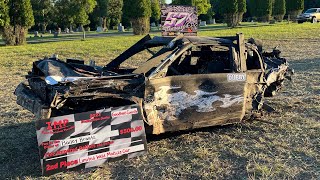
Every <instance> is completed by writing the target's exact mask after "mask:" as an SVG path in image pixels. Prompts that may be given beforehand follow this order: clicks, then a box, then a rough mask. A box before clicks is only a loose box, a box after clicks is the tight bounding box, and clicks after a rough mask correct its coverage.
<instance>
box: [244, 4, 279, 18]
mask: <svg viewBox="0 0 320 180" xmlns="http://www.w3.org/2000/svg"><path fill="white" fill-rule="evenodd" d="M248 2H249V11H250V13H251V15H252V16H254V17H256V18H257V19H258V21H262V22H268V21H269V20H270V18H271V15H272V7H273V6H272V5H273V0H249V1H248Z"/></svg>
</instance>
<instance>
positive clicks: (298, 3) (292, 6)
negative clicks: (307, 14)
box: [286, 0, 304, 19]
mask: <svg viewBox="0 0 320 180" xmlns="http://www.w3.org/2000/svg"><path fill="white" fill-rule="evenodd" d="M286 7H287V12H288V15H290V17H291V19H294V18H295V17H296V16H297V15H298V14H300V13H301V12H302V11H303V9H304V0H286Z"/></svg>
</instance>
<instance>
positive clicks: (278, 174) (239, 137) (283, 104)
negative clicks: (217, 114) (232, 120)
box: [0, 23, 320, 179]
mask: <svg viewBox="0 0 320 180" xmlns="http://www.w3.org/2000/svg"><path fill="white" fill-rule="evenodd" d="M254 26H257V27H254ZM237 32H242V33H244V34H245V36H246V38H249V37H256V38H261V39H264V44H265V46H266V48H272V47H274V46H277V45H280V48H281V50H282V51H283V55H284V56H285V57H286V58H287V59H288V60H289V62H290V64H291V67H293V68H294V69H295V70H296V74H295V77H294V83H289V82H286V87H285V88H284V89H283V91H282V93H280V94H278V96H276V97H274V98H269V99H268V100H267V101H268V103H269V104H270V105H272V106H273V107H275V108H276V110H277V113H274V114H269V115H268V114H267V115H266V116H264V117H263V119H264V120H266V121H270V122H273V123H277V124H278V125H276V126H273V125H270V124H264V123H261V122H253V123H246V124H239V125H231V126H225V127H212V128H205V129H200V130H195V131H189V132H180V133H174V134H171V133H169V134H165V135H161V136H152V137H149V138H151V139H150V142H149V143H148V149H149V153H148V155H145V156H141V157H138V158H133V159H130V160H122V161H119V162H115V163H108V164H105V165H104V166H102V167H100V168H93V169H88V170H84V171H80V172H68V173H64V174H57V175H54V176H51V177H50V178H53V179H73V178H76V179H109V178H111V179H124V178H130V179H142V178H145V179H187V178H188V179H199V178H202V179H213V178H214V179H226V178H228V179H317V178H318V177H320V169H319V167H320V155H319V152H320V146H319V137H320V116H319V114H320V97H319V94H320V84H319V82H320V72H319V69H320V54H319V42H320V35H319V34H320V24H311V23H304V24H295V23H290V24H286V23H280V24H276V25H269V24H252V23H245V24H244V25H243V26H242V27H239V28H235V29H226V27H225V26H224V25H221V24H217V25H212V26H209V27H204V28H201V31H200V32H199V35H201V36H227V35H235V33H237ZM158 34H159V33H158ZM155 35H157V33H155ZM140 38H142V36H131V35H129V36H112V37H101V38H88V39H87V40H86V41H81V40H73V41H63V38H60V39H59V42H51V43H39V44H29V45H24V46H17V47H10V46H8V47H7V46H3V47H0V81H1V83H0V179H4V178H22V179H29V178H30V179H34V178H39V177H41V173H40V161H39V157H38V150H37V144H36V134H35V126H34V118H33V115H32V114H31V113H29V112H28V111H26V110H23V109H22V108H21V107H20V106H18V105H16V103H15V99H16V98H15V96H14V95H13V91H14V89H15V87H16V86H17V85H18V83H20V82H21V81H22V80H24V75H25V74H26V73H27V71H29V70H31V68H32V62H33V61H34V60H37V59H39V58H43V57H44V56H51V55H52V54H59V56H60V57H61V58H62V59H64V58H66V57H73V58H79V59H84V60H89V59H94V60H96V61H97V63H98V64H99V65H104V64H106V63H107V62H109V61H110V60H111V59H113V58H114V57H116V56H117V55H118V54H119V53H121V52H122V51H123V50H125V49H126V48H128V47H129V46H131V45H132V44H134V43H135V42H136V41H137V40H139V39H140ZM140 60H141V57H139V58H137V59H135V61H137V62H139V61H140Z"/></svg>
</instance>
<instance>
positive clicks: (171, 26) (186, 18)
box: [161, 5, 198, 36]
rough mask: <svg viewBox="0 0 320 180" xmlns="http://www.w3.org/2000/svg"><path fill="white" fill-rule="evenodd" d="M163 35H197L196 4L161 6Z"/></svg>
mask: <svg viewBox="0 0 320 180" xmlns="http://www.w3.org/2000/svg"><path fill="white" fill-rule="evenodd" d="M161 27H162V36H176V35H178V34H181V33H182V34H184V35H185V36H197V31H198V15H197V8H196V7H195V6H178V5H163V6H162V7H161Z"/></svg>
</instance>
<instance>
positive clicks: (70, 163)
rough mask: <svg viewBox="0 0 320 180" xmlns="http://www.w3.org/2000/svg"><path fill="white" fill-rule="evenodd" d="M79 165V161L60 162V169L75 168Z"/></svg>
mask: <svg viewBox="0 0 320 180" xmlns="http://www.w3.org/2000/svg"><path fill="white" fill-rule="evenodd" d="M77 164H79V162H78V160H73V161H61V162H60V168H62V167H68V166H73V165H77Z"/></svg>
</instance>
